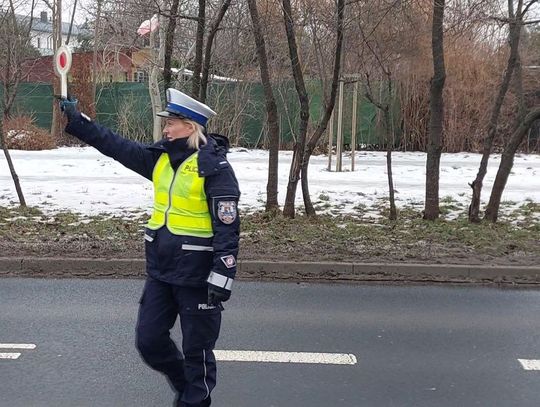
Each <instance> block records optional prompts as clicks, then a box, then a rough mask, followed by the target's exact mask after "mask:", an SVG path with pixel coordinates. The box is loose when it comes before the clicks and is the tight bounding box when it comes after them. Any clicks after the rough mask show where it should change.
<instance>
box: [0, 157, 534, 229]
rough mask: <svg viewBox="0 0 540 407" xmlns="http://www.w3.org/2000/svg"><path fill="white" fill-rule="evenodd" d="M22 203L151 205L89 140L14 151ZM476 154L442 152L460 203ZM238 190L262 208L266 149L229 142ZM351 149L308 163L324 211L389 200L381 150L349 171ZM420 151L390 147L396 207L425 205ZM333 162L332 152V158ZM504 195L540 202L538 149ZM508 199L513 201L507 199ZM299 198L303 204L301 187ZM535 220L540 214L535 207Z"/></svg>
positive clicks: (365, 211)
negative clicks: (338, 168)
mask: <svg viewBox="0 0 540 407" xmlns="http://www.w3.org/2000/svg"><path fill="white" fill-rule="evenodd" d="M11 155H12V159H13V161H14V165H15V168H16V171H17V174H18V176H19V178H20V181H21V185H22V189H23V191H24V194H25V198H26V200H27V203H28V204H29V205H32V206H37V207H39V208H41V209H42V210H44V211H45V212H52V213H54V212H58V211H64V210H69V211H74V212H78V213H81V214H83V215H95V214H100V213H107V214H111V215H115V216H129V215H130V214H134V213H135V214H140V213H143V212H148V211H149V210H150V208H151V206H152V200H153V197H152V183H151V182H150V181H148V180H146V179H144V178H142V177H141V176H139V175H137V174H136V173H134V172H132V171H131V170H128V169H126V168H124V167H123V166H122V165H121V164H119V163H118V162H116V161H114V160H112V159H110V158H108V157H105V156H103V155H101V154H100V153H99V152H98V151H97V150H95V149H93V148H92V147H63V148H58V149H54V150H44V151H19V150H12V151H11ZM480 157H481V156H480V155H479V154H471V153H456V154H443V155H442V159H441V167H440V174H441V179H440V197H441V199H450V198H451V199H452V200H454V201H456V202H460V203H462V204H463V205H464V206H463V207H464V208H466V207H467V206H468V204H469V203H470V199H471V188H470V187H469V186H468V183H469V182H472V181H473V180H474V178H475V176H476V173H477V170H478V165H479V163H480ZM291 158H292V152H290V151H281V152H280V155H279V195H278V200H279V202H280V204H281V205H283V202H284V200H285V192H286V187H287V180H288V173H289V167H290V163H291ZM228 159H229V161H230V163H231V165H232V166H233V168H234V170H235V172H236V175H237V178H238V181H239V184H240V190H241V192H242V196H241V199H240V204H239V207H240V208H241V209H242V210H243V211H244V212H253V211H256V210H262V209H264V203H265V199H266V180H267V171H268V170H267V168H268V152H267V151H264V150H247V149H243V148H234V149H232V151H231V152H230V153H229V155H228ZM350 161H351V160H350V155H346V156H345V157H344V159H343V166H344V170H345V171H344V172H335V168H333V170H332V171H331V172H329V171H328V170H327V165H328V158H327V157H326V156H324V155H319V156H314V157H312V159H311V162H310V170H309V171H310V175H309V176H310V191H311V197H312V200H313V201H314V203H315V205H316V206H319V207H321V208H323V207H324V208H323V209H322V212H326V213H333V214H352V215H360V216H368V217H371V216H372V217H378V216H379V214H380V211H379V209H377V208H378V206H379V205H380V203H381V202H384V203H386V197H387V196H388V184H387V175H386V154H385V153H384V152H371V151H360V152H357V153H356V168H355V171H354V172H353V171H350V169H351V166H350ZM425 161H426V154H425V153H417V152H409V153H407V152H394V153H393V173H394V181H395V190H396V201H397V205H398V207H403V206H405V205H412V206H415V207H417V208H418V209H422V208H423V202H424V194H425ZM333 163H334V164H335V156H334V157H333ZM499 163H500V155H498V154H496V155H492V157H491V159H490V161H489V167H488V173H487V175H486V179H485V181H484V185H485V188H484V191H483V195H482V197H483V201H484V202H485V201H487V200H488V199H489V193H490V188H491V185H492V183H493V180H494V178H495V174H496V171H497V168H498V165H499ZM502 200H503V202H506V203H507V204H510V205H509V208H515V207H519V206H521V205H523V204H524V203H527V202H530V201H532V202H537V203H539V202H540V156H539V155H532V154H531V155H527V154H519V155H517V156H516V159H515V163H514V167H513V170H512V174H511V175H510V178H509V180H508V184H507V187H506V190H505V193H504V195H503V199H502ZM510 201H511V202H510ZM17 202H18V201H17V195H16V192H15V188H14V184H13V181H12V179H11V175H10V172H9V169H8V166H7V163H6V160H5V157H4V156H3V155H2V156H1V157H0V206H13V205H16V204H17ZM296 202H297V204H298V205H302V203H303V202H302V194H301V190H300V188H299V189H298V193H297V200H296ZM538 217H539V220H540V213H539V214H538Z"/></svg>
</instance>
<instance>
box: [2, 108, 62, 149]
mask: <svg viewBox="0 0 540 407" xmlns="http://www.w3.org/2000/svg"><path fill="white" fill-rule="evenodd" d="M4 131H5V141H6V146H7V148H9V149H12V150H50V149H53V148H56V142H55V140H54V138H53V137H52V136H51V135H50V134H49V132H48V131H46V130H44V129H42V128H40V127H37V126H36V125H35V124H34V123H33V119H32V118H31V117H29V116H15V117H12V118H10V119H8V120H6V122H5V123H4Z"/></svg>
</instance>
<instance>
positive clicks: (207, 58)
mask: <svg viewBox="0 0 540 407" xmlns="http://www.w3.org/2000/svg"><path fill="white" fill-rule="evenodd" d="M230 5H231V0H223V3H222V4H221V7H220V8H219V12H218V14H217V16H216V18H215V19H214V21H213V22H212V25H211V28H210V32H209V33H208V37H207V38H206V45H205V47H204V63H203V66H202V78H201V89H200V95H199V100H200V101H201V102H203V103H204V102H206V92H207V89H208V77H209V75H210V65H211V60H212V46H213V45H214V39H215V38H216V34H217V32H218V30H219V26H220V24H221V21H222V20H223V17H224V16H225V13H226V12H227V9H228V8H229V6H230Z"/></svg>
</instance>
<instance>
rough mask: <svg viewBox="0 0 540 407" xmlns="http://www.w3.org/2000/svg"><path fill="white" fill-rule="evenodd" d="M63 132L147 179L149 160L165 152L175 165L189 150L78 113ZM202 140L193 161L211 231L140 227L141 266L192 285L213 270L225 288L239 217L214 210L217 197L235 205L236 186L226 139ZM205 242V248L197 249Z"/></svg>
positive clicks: (172, 280) (174, 281)
mask: <svg viewBox="0 0 540 407" xmlns="http://www.w3.org/2000/svg"><path fill="white" fill-rule="evenodd" d="M66 132H67V133H69V134H71V135H73V136H75V137H77V138H78V139H80V140H82V141H84V142H85V143H87V144H89V145H91V146H93V147H95V148H96V149H97V150H99V151H100V152H101V153H103V154H105V155H106V156H108V157H111V158H114V159H115V160H116V161H118V162H120V163H121V164H122V165H124V166H125V167H127V168H129V169H131V170H133V171H135V172H136V173H137V174H140V175H142V176H143V177H145V178H147V179H149V180H152V172H153V170H154V165H155V164H156V162H157V160H158V159H159V157H160V156H161V154H169V159H170V161H171V165H172V167H173V168H174V169H175V170H177V169H178V167H179V165H180V164H181V163H182V162H183V161H184V160H185V159H186V158H188V157H189V156H190V155H191V154H193V153H194V152H195V150H192V149H190V148H188V147H187V143H186V139H178V140H173V141H166V140H161V141H159V142H157V143H155V144H152V145H145V144H141V143H137V142H134V141H131V140H127V139H125V138H123V137H121V136H120V135H118V134H116V133H114V132H112V131H111V130H109V129H107V128H106V127H103V126H101V125H99V124H97V123H95V122H94V121H91V120H90V119H89V118H87V117H86V115H84V114H80V113H78V114H77V116H75V117H73V118H72V120H71V121H70V122H69V123H68V125H67V127H66ZM207 140H208V142H207V143H206V144H204V145H203V146H201V148H200V149H199V156H198V166H199V176H201V177H204V179H205V180H204V189H205V192H206V197H207V201H208V209H209V211H210V216H211V218H212V226H213V232H214V236H213V237H212V238H198V237H192V236H178V235H174V234H172V233H171V232H169V230H168V229H167V227H166V226H164V227H161V228H160V229H158V230H150V229H146V230H145V253H146V271H147V273H148V275H150V276H151V277H152V278H155V279H158V280H161V281H164V282H167V283H171V284H176V285H182V286H193V287H199V286H204V285H206V280H207V278H208V276H209V274H210V272H213V274H217V275H218V277H219V279H218V281H227V288H230V284H231V281H232V279H234V276H235V274H236V257H237V255H238V241H239V235H240V219H239V216H238V211H236V213H234V214H233V215H234V216H235V218H234V220H233V221H232V222H231V214H230V213H228V214H227V216H228V217H227V219H226V223H225V222H223V221H221V220H220V212H219V211H220V208H221V207H223V204H220V202H227V203H230V201H235V203H236V208H238V205H237V204H238V199H239V197H240V190H239V188H238V181H237V180H236V177H235V175H234V171H233V169H232V167H231V166H230V164H229V162H228V161H227V159H226V154H227V147H228V145H227V144H228V143H227V142H226V139H225V138H224V137H223V136H219V135H215V134H210V135H209V136H208V137H207ZM205 247H206V248H208V249H206V250H201V249H200V248H205ZM194 248H197V250H193V249H194ZM221 276H223V277H226V278H222V277H221Z"/></svg>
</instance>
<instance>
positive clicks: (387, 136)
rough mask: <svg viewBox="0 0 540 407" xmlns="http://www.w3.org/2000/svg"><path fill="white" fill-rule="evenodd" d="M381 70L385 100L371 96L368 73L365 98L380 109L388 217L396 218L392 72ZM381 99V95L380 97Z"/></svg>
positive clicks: (386, 69)
mask: <svg viewBox="0 0 540 407" xmlns="http://www.w3.org/2000/svg"><path fill="white" fill-rule="evenodd" d="M381 69H382V71H383V74H384V77H385V81H386V85H387V87H388V88H387V92H388V94H387V95H385V96H384V99H385V100H376V99H375V97H374V96H373V91H372V87H371V82H370V80H369V75H367V76H366V93H365V96H366V98H367V99H368V100H369V101H370V102H371V103H372V104H373V105H374V106H375V107H376V108H377V109H379V110H380V111H381V113H382V115H383V122H384V142H385V144H386V173H387V177H388V197H389V202H390V213H389V215H388V219H390V220H396V219H397V209H396V199H395V197H394V179H393V173H392V150H393V149H394V141H395V137H394V126H393V124H392V118H391V117H390V109H391V107H392V95H393V93H394V92H393V90H392V73H391V72H390V70H389V69H388V68H386V67H384V66H381ZM381 99H383V97H381Z"/></svg>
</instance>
